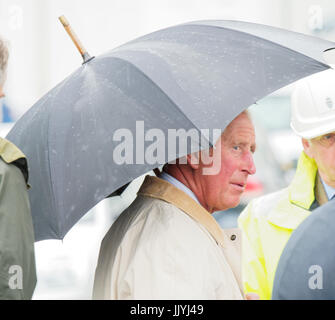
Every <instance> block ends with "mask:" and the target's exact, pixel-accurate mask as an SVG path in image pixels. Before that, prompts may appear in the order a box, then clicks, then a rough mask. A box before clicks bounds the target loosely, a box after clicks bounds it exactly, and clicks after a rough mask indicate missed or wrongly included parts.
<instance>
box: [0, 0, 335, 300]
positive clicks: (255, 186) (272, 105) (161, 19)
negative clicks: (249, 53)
mask: <svg viewBox="0 0 335 320" xmlns="http://www.w3.org/2000/svg"><path fill="white" fill-rule="evenodd" d="M63 14H64V15H65V16H66V17H67V19H68V20H69V22H70V23H71V25H72V27H73V29H74V30H75V32H76V33H77V34H78V36H79V38H80V39H81V41H82V43H83V44H84V46H85V48H86V49H87V50H88V52H89V53H90V54H91V55H99V54H102V53H104V52H106V51H108V50H110V49H113V48H114V47H117V46H119V45H121V44H123V43H125V42H127V41H130V40H132V39H134V38H137V37H139V36H141V35H144V34H146V33H150V32H153V31H156V30H159V29H161V28H165V27H169V26H172V25H175V24H179V23H184V22H188V21H193V20H205V19H229V20H242V21H250V22H256V23H262V24H267V25H271V26H276V27H281V28H285V29H289V30H292V31H296V32H302V33H305V34H312V35H315V36H318V37H321V38H324V39H327V40H331V41H335V2H334V1H333V0H318V1H312V0H295V1H291V0H271V1H268V0H252V1H247V0H206V1H205V0H140V1H134V0H133V1H132V0H112V1H111V0H96V1H88V0H80V1H79V0H57V1H55V0H0V35H1V36H2V37H4V38H5V39H6V40H8V43H9V47H10V59H9V67H8V80H7V83H6V87H5V92H6V104H7V106H8V107H9V111H10V118H9V121H12V122H6V123H0V136H1V137H5V136H6V134H7V132H8V131H9V130H10V128H11V127H12V126H13V124H14V123H15V120H17V119H18V118H19V117H20V116H21V115H22V114H23V113H24V112H25V111H27V110H28V109H29V108H30V107H31V106H32V105H33V104H34V103H35V102H36V101H37V100H38V99H39V98H41V97H42V96H43V95H44V94H45V93H47V92H48V91H49V90H50V89H51V88H53V87H54V86H55V85H57V84H58V83H59V82H60V81H62V80H63V79H64V78H65V77H67V76H68V75H69V74H71V73H72V72H73V71H74V70H76V69H77V68H78V67H80V65H81V63H82V59H81V57H80V55H79V53H78V52H77V50H76V48H75V47H74V45H73V44H72V42H71V40H70V38H69V37H68V35H67V34H66V32H65V30H64V29H63V27H62V25H61V24H60V23H59V21H58V17H59V16H60V15H63ZM291 90H292V88H291V87H286V88H283V89H281V90H280V91H278V92H275V93H274V94H272V95H271V96H268V97H266V98H264V99H263V100H261V101H259V102H258V103H257V104H256V105H253V106H251V108H250V109H249V110H250V112H251V114H252V117H253V120H254V124H255V128H256V136H257V152H256V154H255V163H256V167H257V173H256V175H254V176H252V177H250V178H249V181H248V186H247V190H246V192H245V194H244V196H243V198H242V201H241V204H240V205H239V206H238V207H237V208H234V209H231V210H228V211H225V212H217V213H215V214H214V216H215V218H216V219H217V221H218V222H219V223H220V225H221V226H222V227H224V228H230V227H236V219H237V217H238V215H239V214H240V212H241V210H242V209H243V208H244V207H245V205H246V203H247V202H248V201H250V200H251V199H252V198H253V197H256V196H260V195H262V194H265V193H268V192H272V191H275V190H278V189H280V188H282V187H284V186H286V185H287V184H288V183H289V182H290V181H291V179H292V176H293V173H294V170H295V167H296V163H297V159H298V156H299V154H300V152H301V150H302V146H301V143H300V139H299V138H298V137H297V136H295V135H294V134H293V132H292V131H291V130H290V126H289V119H290V93H291ZM142 179H143V177H140V178H138V179H137V180H135V181H134V182H133V183H132V184H131V185H130V187H129V188H128V189H127V190H126V191H125V193H124V194H123V195H122V197H114V198H108V199H105V200H104V201H102V202H101V203H99V204H98V205H97V206H96V207H95V208H93V209H92V210H91V211H90V212H88V213H87V214H86V215H85V216H84V217H83V218H82V219H81V220H80V222H79V223H77V224H76V226H75V227H73V229H71V230H70V232H69V233H68V234H67V235H66V236H65V238H64V239H63V241H59V240H47V241H40V242H37V243H36V244H35V249H36V264H37V277H38V282H37V287H36V290H35V293H34V296H33V299H90V298H91V292H92V286H93V279H94V272H95V266H96V263H97V257H98V252H99V247H100V242H101V240H102V238H103V236H104V234H105V233H106V232H107V230H108V229H109V228H110V226H111V225H112V223H113V222H114V221H115V219H116V218H117V216H118V215H119V214H120V213H121V212H122V210H123V209H124V208H125V207H127V206H128V205H129V204H130V202H132V201H133V199H134V198H135V196H136V191H137V189H138V187H139V185H140V184H141V182H142Z"/></svg>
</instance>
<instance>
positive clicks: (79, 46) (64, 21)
mask: <svg viewBox="0 0 335 320" xmlns="http://www.w3.org/2000/svg"><path fill="white" fill-rule="evenodd" d="M59 20H60V22H61V23H62V25H63V27H64V29H65V30H66V32H67V33H68V35H69V36H70V38H71V39H72V41H73V43H74V44H75V46H76V47H77V49H78V51H79V52H80V54H81V56H82V57H83V59H84V61H85V62H86V61H87V60H88V59H90V55H89V54H88V52H87V51H86V49H85V48H84V46H83V45H82V43H81V42H80V40H79V38H78V37H77V35H76V34H75V32H74V31H73V30H72V28H71V26H70V24H69V22H68V21H67V19H66V18H65V17H64V16H60V17H59Z"/></svg>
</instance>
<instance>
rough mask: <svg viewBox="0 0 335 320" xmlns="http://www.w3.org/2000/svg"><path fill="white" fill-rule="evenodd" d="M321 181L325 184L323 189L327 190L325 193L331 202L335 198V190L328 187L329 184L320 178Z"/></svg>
mask: <svg viewBox="0 0 335 320" xmlns="http://www.w3.org/2000/svg"><path fill="white" fill-rule="evenodd" d="M320 179H321V181H322V184H323V187H324V188H325V191H326V194H327V197H328V200H330V199H331V198H333V197H334V196H335V188H333V187H331V186H328V184H326V183H325V182H324V181H323V180H322V178H321V177H320Z"/></svg>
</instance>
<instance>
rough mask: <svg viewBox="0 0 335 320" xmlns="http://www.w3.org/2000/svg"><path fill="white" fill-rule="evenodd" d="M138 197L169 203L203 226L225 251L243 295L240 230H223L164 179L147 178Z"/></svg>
mask: <svg viewBox="0 0 335 320" xmlns="http://www.w3.org/2000/svg"><path fill="white" fill-rule="evenodd" d="M138 195H142V196H147V197H152V198H156V199H160V200H163V201H166V202H169V203H171V204H173V205H174V206H176V207H177V208H179V209H180V210H182V211H183V212H185V213H186V214H188V215H189V216H190V217H192V218H193V219H194V220H195V221H197V222H198V223H199V224H200V225H202V226H203V227H204V228H205V229H206V230H207V231H208V232H209V233H210V234H211V236H212V237H213V238H214V240H215V241H216V243H217V244H218V245H219V246H220V247H221V249H222V250H223V253H224V256H225V258H226V260H227V262H228V264H229V265H230V267H231V269H232V271H233V274H234V276H235V278H236V280H237V283H238V285H239V288H240V291H241V292H242V293H243V285H242V279H241V233H240V230H239V229H237V228H235V229H224V230H223V229H222V228H221V227H220V226H219V224H218V223H217V222H216V220H215V219H214V218H213V216H212V215H211V214H210V213H209V212H208V211H207V210H205V208H203V207H202V206H201V205H199V204H198V203H197V202H196V201H195V200H194V199H192V198H191V197H190V196H188V195H187V194H186V193H185V192H183V191H182V190H180V189H178V188H176V187H175V186H173V185H172V184H171V183H169V182H167V181H165V180H163V179H160V178H157V177H154V176H146V177H145V180H144V182H143V184H142V186H141V188H140V190H139V191H138Z"/></svg>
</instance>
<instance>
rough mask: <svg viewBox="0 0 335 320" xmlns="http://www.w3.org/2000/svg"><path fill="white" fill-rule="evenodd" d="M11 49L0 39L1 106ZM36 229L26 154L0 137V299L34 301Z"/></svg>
mask: <svg viewBox="0 0 335 320" xmlns="http://www.w3.org/2000/svg"><path fill="white" fill-rule="evenodd" d="M8 56H9V54H8V48H7V46H6V43H5V42H4V40H3V39H2V38H1V37H0V103H1V99H3V97H4V84H5V81H6V75H7V64H8ZM34 241H35V239H34V230H33V223H32V217H31V212H30V204H29V198H28V164H27V159H26V157H25V155H24V154H23V153H22V152H21V151H20V150H19V149H18V148H17V147H16V146H15V145H14V144H13V143H11V142H10V141H8V140H6V139H4V138H1V137H0V299H6V300H9V299H31V298H32V295H33V292H34V289H35V286H36V267H35V253H34Z"/></svg>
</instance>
